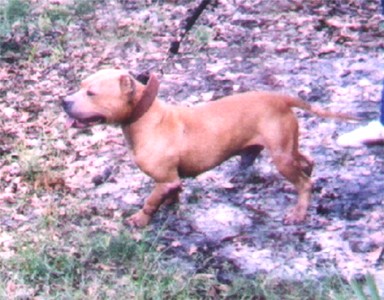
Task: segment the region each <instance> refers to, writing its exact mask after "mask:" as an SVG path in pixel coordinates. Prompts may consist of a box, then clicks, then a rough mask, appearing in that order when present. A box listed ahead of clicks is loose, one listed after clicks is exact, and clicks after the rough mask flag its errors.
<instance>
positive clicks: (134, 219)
mask: <svg viewBox="0 0 384 300" xmlns="http://www.w3.org/2000/svg"><path fill="white" fill-rule="evenodd" d="M180 190H181V182H180V180H175V181H173V182H165V183H156V186H155V188H154V190H153V191H152V193H151V194H150V195H149V197H148V198H147V199H146V201H145V203H144V206H143V208H142V209H141V210H140V211H138V212H137V213H135V214H134V215H132V216H131V217H129V218H127V219H126V220H125V223H127V224H129V225H133V226H137V227H144V226H146V225H148V223H149V222H150V221H151V219H152V216H153V215H154V214H155V213H156V211H157V210H158V209H159V207H160V205H161V204H163V203H164V201H165V200H167V199H172V198H173V199H174V198H177V196H178V193H179V191H180Z"/></svg>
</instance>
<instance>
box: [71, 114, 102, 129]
mask: <svg viewBox="0 0 384 300" xmlns="http://www.w3.org/2000/svg"><path fill="white" fill-rule="evenodd" d="M101 123H105V117H104V116H101V115H96V116H92V117H89V118H84V119H74V118H72V117H69V116H68V117H67V121H66V123H65V127H66V128H70V127H73V128H86V127H90V126H94V125H97V124H101Z"/></svg>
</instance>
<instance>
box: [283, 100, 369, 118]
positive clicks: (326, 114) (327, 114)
mask: <svg viewBox="0 0 384 300" xmlns="http://www.w3.org/2000/svg"><path fill="white" fill-rule="evenodd" d="M286 101H287V104H288V105H289V106H290V107H297V108H300V109H302V110H305V111H308V112H310V113H312V114H314V115H316V116H319V117H321V118H332V119H340V120H349V121H361V120H362V119H361V118H359V117H357V116H354V115H351V114H349V113H342V112H333V111H329V110H326V109H323V108H320V107H316V106H312V105H311V104H310V103H308V102H305V101H304V100H301V99H299V98H295V97H287V99H286Z"/></svg>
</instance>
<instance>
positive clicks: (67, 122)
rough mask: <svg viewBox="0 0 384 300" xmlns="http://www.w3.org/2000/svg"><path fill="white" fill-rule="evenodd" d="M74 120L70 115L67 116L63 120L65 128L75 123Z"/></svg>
mask: <svg viewBox="0 0 384 300" xmlns="http://www.w3.org/2000/svg"><path fill="white" fill-rule="evenodd" d="M75 122H76V120H75V119H72V118H71V117H67V120H66V121H65V128H66V129H68V128H71V127H72V126H73V125H74V124H75Z"/></svg>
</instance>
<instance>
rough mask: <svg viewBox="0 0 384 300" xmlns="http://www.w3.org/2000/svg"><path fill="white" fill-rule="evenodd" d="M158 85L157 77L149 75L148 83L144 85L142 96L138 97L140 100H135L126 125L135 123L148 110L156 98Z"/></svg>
mask: <svg viewBox="0 0 384 300" xmlns="http://www.w3.org/2000/svg"><path fill="white" fill-rule="evenodd" d="M159 86H160V84H159V81H158V80H157V78H156V77H155V76H154V75H151V76H150V77H149V80H148V83H147V84H146V86H145V89H144V91H143V93H142V96H141V97H140V100H139V101H138V102H137V104H136V106H135V107H134V109H133V111H132V113H131V115H130V117H129V119H128V120H127V125H129V124H132V123H135V122H136V121H137V120H139V119H140V118H141V117H142V116H143V115H144V114H145V113H146V112H147V111H148V109H149V108H150V107H151V105H152V103H153V102H154V101H155V99H156V96H157V93H158V91H159Z"/></svg>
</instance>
